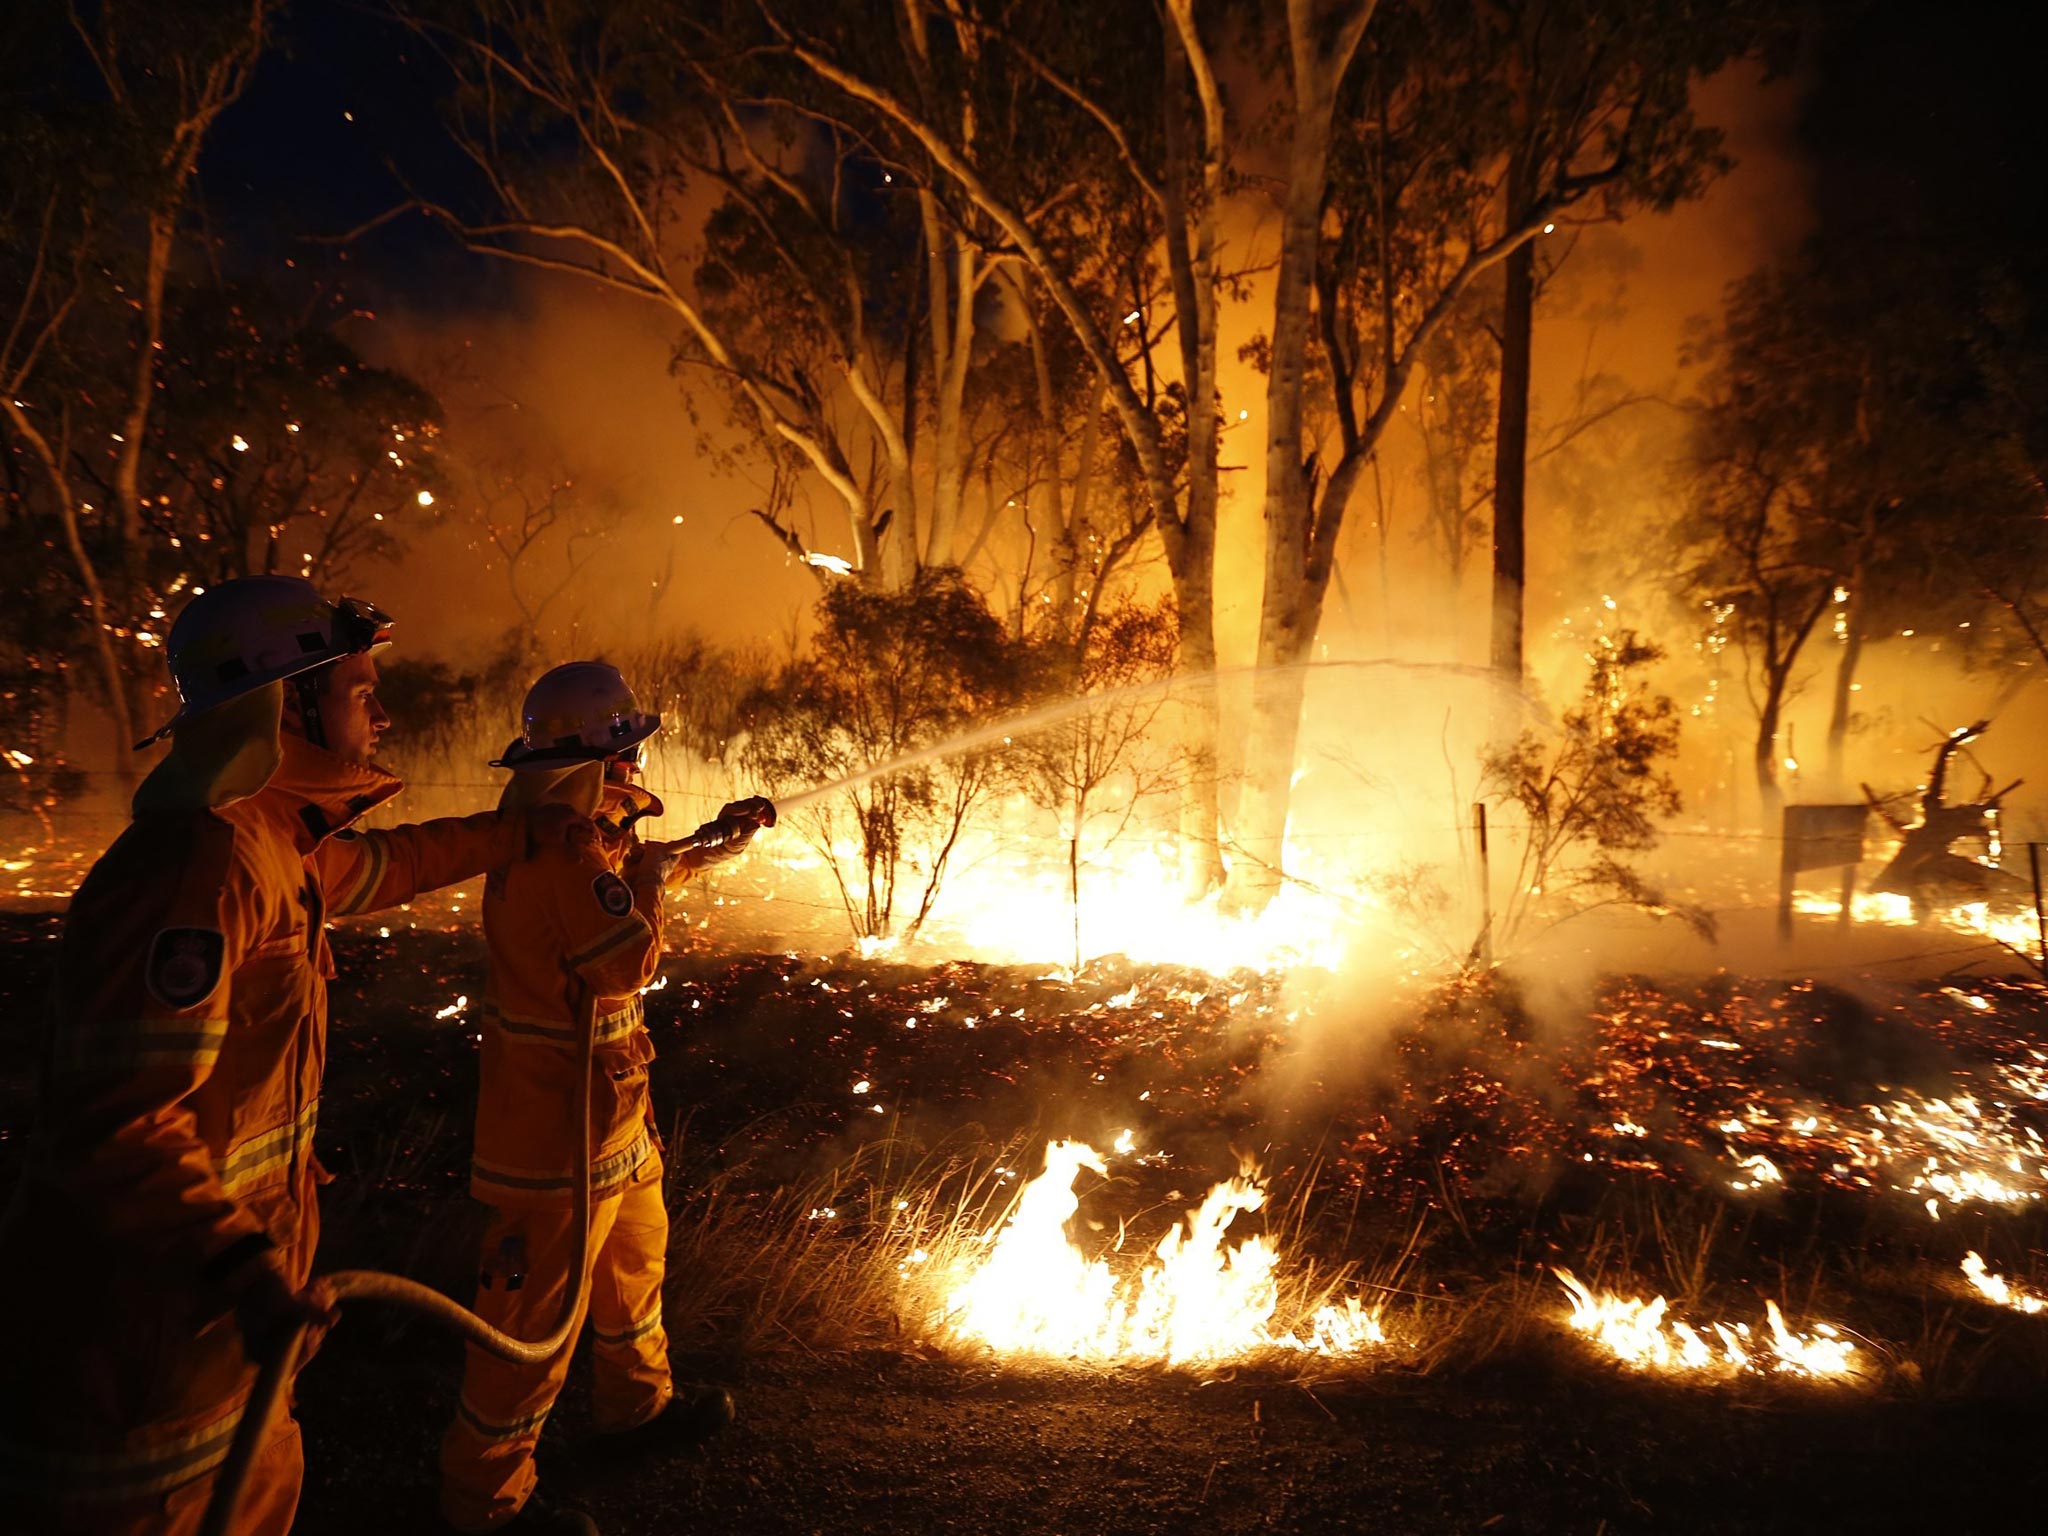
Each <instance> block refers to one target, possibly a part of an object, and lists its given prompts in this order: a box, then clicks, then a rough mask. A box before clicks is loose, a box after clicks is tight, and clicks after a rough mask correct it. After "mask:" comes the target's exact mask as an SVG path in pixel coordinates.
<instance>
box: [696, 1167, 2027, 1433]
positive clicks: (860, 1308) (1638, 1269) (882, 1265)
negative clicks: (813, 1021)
mask: <svg viewBox="0 0 2048 1536" xmlns="http://www.w3.org/2000/svg"><path fill="white" fill-rule="evenodd" d="M1039 1150H1040V1149H1039V1148H1038V1147H1037V1146H1036V1145H1035V1144H1034V1145H1026V1144H1024V1143H1023V1142H1021V1141H1020V1142H1013V1143H1010V1144H1007V1145H1001V1146H994V1145H990V1144H988V1143H985V1142H978V1141H973V1140H971V1139H966V1138H963V1139H962V1140H960V1141H958V1142H956V1143H953V1144H949V1145H945V1146H941V1147H938V1148H933V1149H925V1148H920V1147H917V1146H915V1145H913V1144H911V1143H909V1142H907V1141H893V1140H892V1141H884V1142H878V1143H875V1144H873V1145H870V1146H868V1147H865V1148H863V1149H862V1150H860V1151H859V1152H858V1153H855V1154H853V1155H851V1156H849V1157H848V1158H847V1159H845V1160H844V1161H843V1162H841V1163H839V1164H837V1165H835V1166H833V1167H832V1168H830V1169H829V1170H828V1171H827V1172H825V1173H823V1174H820V1175H819V1176H817V1177H816V1178H814V1179H811V1180H810V1181H808V1182H806V1183H802V1184H796V1185H790V1186H787V1187H785V1188H782V1189H780V1190H778V1191H776V1192H775V1193H772V1194H761V1193H757V1192H752V1191H751V1190H750V1187H749V1183H748V1178H747V1175H748V1173H749V1172H750V1170H748V1169H745V1168H736V1169H725V1170H721V1171H719V1172H717V1173H708V1172H707V1171H706V1170H702V1169H696V1170H692V1169H688V1168H678V1169H677V1170H675V1173H674V1179H675V1183H674V1185H673V1186H672V1209H673V1234H674V1236H673V1248H672V1251H671V1256H670V1276H671V1280H670V1285H671V1300H670V1312H671V1317H672V1320H673V1321H672V1333H674V1334H675V1335H676V1336H677V1338H678V1341H679V1343H680V1344H681V1345H683V1346H684V1347H688V1348H693V1349H697V1350H702V1351H717V1352H730V1353H736V1354H742V1355H745V1354H754V1353H762V1352H766V1353H776V1352H787V1351H797V1352H801V1353H804V1354H809V1355H814V1356H825V1355H831V1354H839V1353H845V1352H849V1351H856V1350H862V1349H874V1348H881V1349H894V1350H901V1351H904V1352H908V1353H916V1354H920V1355H926V1356H941V1357H946V1358H953V1359H960V1360H974V1359H986V1358H988V1351H987V1349H986V1348H985V1347H984V1346H979V1345H974V1344H969V1343H962V1342H960V1341H959V1340H957V1339H954V1338H952V1337H951V1336H950V1335H949V1331H948V1328H947V1326H946V1299H947V1296H948V1294H949V1292H950V1291H951V1290H952V1288H953V1287H954V1286H956V1285H957V1284H958V1283H959V1281H960V1280H961V1279H962V1278H964V1276H965V1275H966V1274H967V1273H968V1272H969V1271H970V1269H971V1267H972V1266H973V1264H974V1263H975V1262H976V1261H977V1260H978V1258H979V1257H980V1256H981V1255H982V1254H983V1253H984V1252H985V1248H986V1242H987V1239H988V1235H989V1234H991V1233H993V1232H995V1231H997V1230H998V1229H999V1228H1000V1227H1001V1226H1002V1224H1003V1222H1004V1221H1005V1220H1006V1219H1007V1217H1008V1216H1009V1214H1010V1211H1011V1209H1012V1207H1013V1205H1014V1203H1015V1201H1016V1198H1017V1195H1018V1192H1019V1190H1020V1189H1021V1187H1022V1185H1023V1183H1024V1182H1025V1177H1026V1176H1028V1174H1030V1173H1035V1172H1036V1170H1037V1168H1038V1167H1039V1166H1040V1165H1039V1162H1038V1158H1037V1154H1038V1152H1039ZM1005 1169H1009V1170H1014V1171H1015V1176H1013V1177H1004V1176H1003V1173H1002V1172H1001V1170H1005ZM1187 1203H1191V1202H1182V1204H1187ZM1096 1206H1097V1202H1096V1201H1095V1200H1093V1199H1092V1198H1091V1200H1090V1202H1089V1203H1088V1204H1087V1205H1084V1215H1085V1214H1087V1212H1089V1211H1091V1210H1095V1209H1096ZM1551 1214H1552V1217H1553V1218H1554V1217H1555V1213H1551ZM1174 1215H1177V1210H1169V1211H1162V1210H1161V1209H1160V1208H1159V1207H1158V1206H1153V1207H1150V1208H1147V1209H1145V1210H1142V1211H1138V1212H1135V1213H1131V1214H1130V1215H1129V1216H1128V1217H1127V1218H1126V1222H1127V1225H1126V1226H1125V1228H1124V1230H1123V1232H1122V1233H1118V1232H1117V1231H1116V1230H1114V1229H1109V1230H1105V1231H1104V1232H1103V1233H1101V1234H1100V1242H1101V1245H1102V1246H1103V1247H1105V1248H1115V1251H1112V1252H1111V1253H1109V1254H1108V1255H1107V1257H1108V1258H1109V1260H1110V1263H1111V1266H1112V1269H1113V1271H1114V1272H1116V1273H1117V1274H1118V1275H1119V1276H1120V1277H1129V1276H1131V1275H1134V1274H1135V1273H1136V1272H1137V1270H1138V1269H1139V1268H1140V1267H1141V1266H1142V1264H1143V1263H1144V1261H1145V1260H1146V1259H1147V1258H1148V1257H1149V1252H1150V1247H1151V1245H1152V1243H1153V1241H1155V1240H1156V1237H1157V1235H1158V1233H1159V1232H1161V1231H1163V1230H1164V1229H1165V1227H1166V1225H1167V1224H1168V1222H1169V1221H1170V1220H1171V1219H1172V1217H1173V1216H1174ZM1264 1215H1265V1217H1266V1220H1265V1225H1264V1230H1266V1231H1267V1232H1268V1233H1269V1234H1270V1235H1271V1236H1272V1237H1273V1238H1274V1240H1275V1241H1276V1244H1277V1246H1278V1248H1279V1251H1280V1254H1281V1267H1280V1272H1279V1280H1280V1303H1279V1307H1278V1309H1277V1311H1276V1314H1275V1318H1274V1323H1275V1325H1276V1326H1277V1328H1278V1329H1280V1330H1286V1331H1291V1330H1295V1329H1300V1328H1303V1326H1304V1324H1305V1322H1306V1320H1307V1319H1308V1318H1310V1317H1312V1316H1313V1315H1314V1313H1315V1312H1316V1311H1317V1309H1318V1308H1320V1307H1323V1306H1326V1305H1331V1304H1341V1303H1342V1301H1343V1299H1344V1298H1345V1297H1357V1298H1359V1299H1360V1300H1361V1301H1363V1302H1364V1304H1365V1305H1366V1307H1367V1309H1368V1310H1369V1311H1371V1312H1372V1313H1374V1315H1375V1316H1376V1317H1377V1319H1378V1321H1379V1322H1380V1324H1381V1326H1382V1327H1383V1329H1384V1330H1385V1333H1386V1336H1387V1342H1386V1343H1385V1344H1384V1345H1380V1346H1372V1347H1369V1348H1367V1349H1365V1350H1363V1351H1361V1352H1360V1353H1358V1354H1356V1355H1353V1356H1349V1357H1329V1356H1314V1355H1305V1354H1302V1353H1299V1352H1295V1351H1288V1350H1280V1349H1275V1350H1272V1351H1269V1352H1261V1353H1260V1354H1258V1355H1255V1356H1252V1357H1246V1358H1243V1359H1240V1360H1238V1361H1236V1362H1233V1363H1234V1364H1236V1365H1238V1366H1241V1367H1243V1368H1248V1369H1254V1370H1270V1371H1274V1372H1277V1373H1280V1374H1283V1375H1286V1376H1289V1377H1293V1378H1295V1379H1300V1380H1304V1381H1307V1380H1314V1379H1328V1378H1331V1377H1342V1376H1348V1375H1355V1374H1362V1373H1369V1372H1372V1371H1376V1370H1382V1369H1386V1368H1388V1367H1398V1368H1399V1369H1401V1370H1404V1371H1409V1372H1417V1373H1424V1374H1452V1375H1455V1374H1458V1373H1462V1372H1471V1371H1477V1370H1484V1369H1489V1368H1494V1367H1498V1366H1501V1365H1505V1364H1512V1363H1514V1362H1517V1361H1521V1362H1525V1363H1529V1364H1541V1365H1545V1366H1549V1367H1555V1368H1558V1369H1564V1370H1570V1371H1574V1372H1584V1371H1600V1370H1612V1371H1614V1372H1617V1373H1624V1374H1630V1375H1634V1374H1637V1373H1634V1372H1632V1371H1631V1370H1630V1368H1629V1367H1627V1366H1624V1365H1621V1364H1619V1363H1617V1362H1613V1361H1610V1360H1608V1359H1606V1357H1604V1356H1603V1355H1601V1354H1599V1353H1598V1352H1597V1351H1596V1350H1594V1349H1592V1348H1591V1347H1590V1346H1588V1345H1587V1344H1586V1343H1585V1342H1584V1341H1582V1340H1580V1339H1579V1338H1578V1337H1577V1336H1575V1335H1573V1334H1572V1333H1570V1332H1569V1331H1568V1330H1567V1329H1566V1328H1565V1326H1564V1318H1565V1316H1566V1315H1567V1312H1568V1310H1569V1309H1568V1306H1567V1303H1566V1300H1565V1297H1564V1295H1563V1293H1562V1291H1561V1289H1560V1287H1559V1284H1558V1282H1557V1280H1556V1278H1555V1276H1554V1274H1553V1273H1552V1272H1551V1267H1550V1266H1552V1265H1553V1264H1557V1265H1563V1266H1565V1267H1569V1268H1571V1269H1573V1270H1574V1271H1575V1272H1577V1273H1578V1274H1579V1275H1580V1276H1581V1277H1582V1278H1584V1279H1585V1280H1587V1281H1588V1283H1590V1284H1592V1285H1594V1286H1595V1287H1596V1288H1598V1289H1601V1290H1609V1291H1613V1292H1615V1293H1617V1294H1620V1295H1624V1296H1634V1297H1643V1298H1647V1297H1650V1296H1655V1295H1663V1296H1665V1297H1667V1298H1668V1299H1669V1300H1670V1302H1671V1303H1672V1306H1673V1309H1674V1311H1675V1312H1676V1313H1677V1314H1679V1315H1682V1316H1686V1317H1690V1318H1694V1319H1712V1318H1717V1317H1722V1318H1727V1319H1730V1320H1737V1319H1740V1320H1746V1321H1749V1322H1750V1323H1751V1325H1752V1327H1754V1326H1757V1325H1758V1324H1759V1323H1760V1322H1761V1317H1762V1312H1763V1303H1764V1301H1765V1300H1766V1299H1767V1298H1768V1299H1772V1300H1776V1301H1778V1302H1779V1303H1780V1305H1781V1306H1783V1308H1784V1309H1785V1315H1786V1317H1787V1319H1788V1320H1789V1321H1790V1322H1791V1324H1792V1326H1793V1327H1794V1328H1796V1329H1801V1330H1805V1329H1807V1328H1810V1327H1811V1326H1812V1325H1814V1324H1815V1323H1818V1322H1822V1321H1827V1322H1831V1323H1833V1324H1834V1325H1836V1326H1837V1327H1839V1328H1841V1329H1842V1330H1843V1331H1844V1333H1845V1334H1847V1335H1848V1336H1849V1337H1850V1338H1851V1339H1852V1340H1853V1342H1854V1343H1855V1344H1856V1346H1857V1351H1858V1357H1859V1364H1860V1366H1861V1367H1862V1369H1861V1370H1860V1372H1859V1374H1858V1375H1857V1376H1856V1377H1855V1378H1854V1379H1853V1384H1852V1385H1851V1386H1849V1387H1848V1388H1846V1390H1855V1391H1862V1392H1877V1393H1884V1394H1892V1395H1906V1396H1923V1395H1928V1396H1935V1397H1940V1398H1954V1397H1959V1396H1983V1395H1987V1394H1988V1395H1991V1396H1994V1397H1997V1396H2004V1395H2006V1394H2008V1393H2012V1392H2016V1391H2019V1390H2022V1389H2027V1390H2038V1386H2039V1384H2040V1383H2041V1382H2042V1381H2044V1380H2048V1317H2028V1316H2024V1315H2021V1314H2019V1313H2016V1312H2009V1311H2001V1310H1999V1309H1997V1308H1995V1307H1991V1306H1988V1305H1986V1304H1985V1303H1983V1302H1982V1301H1981V1300H1980V1299H1978V1298H1976V1297H1975V1295H1974V1293H1973V1292H1971V1291H1970V1290H1969V1288H1968V1286H1967V1284H1966V1283H1965V1282H1964V1281H1963V1279H1962V1276H1961V1275H1960V1273H1959V1272H1955V1270H1954V1266H1953V1265H1949V1266H1948V1267H1946V1268H1944V1267H1943V1266H1942V1263H1941V1262H1938V1261H1936V1260H1935V1259H1933V1258H1932V1257H1928V1256H1920V1255H1910V1256H1900V1257H1898V1258H1894V1259H1890V1260H1886V1261H1884V1262H1882V1263H1880V1262H1878V1261H1876V1260H1874V1259H1873V1258H1872V1257H1871V1253H1870V1250H1869V1249H1867V1248H1866V1247H1865V1246H1864V1245H1862V1244H1854V1245H1850V1246H1847V1247H1842V1248H1837V1247H1831V1246H1829V1244H1828V1243H1827V1242H1825V1241H1824V1240H1823V1238H1822V1237H1821V1235H1820V1234H1819V1232H1818V1231H1817V1230H1797V1229H1795V1230H1794V1231H1793V1232H1792V1234H1791V1235H1790V1237H1789V1239H1788V1237H1787V1234H1786V1233H1784V1232H1782V1231H1780V1232H1776V1233H1774V1234H1773V1239H1774V1240H1773V1241H1772V1242H1768V1243H1766V1242H1762V1241H1760V1240H1759V1237H1758V1233H1757V1231H1756V1230H1755V1221H1754V1212H1753V1211H1752V1210H1749V1209H1745V1208H1743V1207H1740V1206H1736V1205H1732V1204H1730V1203H1729V1202H1725V1201H1723V1200H1721V1199H1719V1198H1716V1197H1715V1196H1713V1195H1711V1194H1700V1193H1689V1192H1682V1191H1676V1190H1673V1189H1671V1188H1670V1187H1668V1186H1649V1187H1638V1188H1626V1187H1625V1188H1620V1189H1618V1190H1617V1192H1616V1193H1615V1194H1614V1196H1613V1197H1611V1198H1610V1199H1609V1200H1608V1201H1606V1202H1604V1203H1603V1204H1602V1206H1601V1208H1600V1209H1599V1210H1597V1211H1595V1212H1593V1213H1589V1214H1586V1215H1583V1216H1579V1217H1576V1218H1572V1219H1569V1220H1556V1219H1553V1220H1549V1221H1546V1220H1544V1219H1543V1216H1542V1213H1532V1215H1531V1219H1530V1222H1529V1225H1528V1226H1527V1227H1526V1228H1525V1229H1524V1230H1523V1231H1521V1232H1519V1233H1515V1234H1509V1235H1506V1236H1502V1235H1500V1234H1491V1235H1489V1234H1487V1233H1485V1232H1483V1231H1475V1230H1474V1229H1473V1228H1472V1227H1471V1226H1470V1225H1469V1224H1467V1223H1461V1221H1460V1220H1458V1219H1456V1218H1454V1217H1453V1216H1451V1215H1448V1214H1446V1213H1445V1212H1443V1211H1442V1210H1435V1209H1427V1208H1419V1209H1416V1210H1412V1211H1408V1212H1402V1213H1398V1217H1397V1218H1395V1217H1382V1218H1381V1219H1379V1220H1377V1221H1371V1222H1368V1221H1365V1220H1362V1219H1361V1217H1360V1212H1359V1210H1358V1207H1357V1205H1356V1203H1355V1202H1351V1201H1350V1200H1349V1198H1348V1197H1346V1198H1343V1199H1340V1198H1336V1197H1333V1196H1332V1195H1331V1194H1330V1193H1329V1192H1327V1191H1325V1190H1322V1189H1320V1188H1319V1187H1318V1186H1317V1184H1316V1183H1315V1180H1314V1177H1313V1171H1312V1172H1311V1176H1310V1177H1308V1178H1305V1179H1304V1180H1303V1181H1302V1182H1301V1184H1300V1185H1299V1186H1297V1187H1296V1188H1294V1189H1292V1190H1291V1191H1289V1192H1287V1194H1286V1195H1285V1196H1284V1198H1276V1199H1274V1200H1273V1201H1272V1202H1271V1204H1270V1205H1269V1207H1268V1208H1267V1210H1266V1212H1265V1213H1264ZM1240 1220H1241V1221H1243V1220H1245V1218H1240ZM1085 1226H1086V1223H1085V1222H1084V1223H1077V1229H1082V1228H1085ZM1233 1235H1237V1233H1236V1229H1233ZM1921 1235H1922V1236H1924V1235H1925V1234H1924V1233H1922V1234H1921ZM1119 1236H1121V1237H1122V1238H1124V1239H1125V1240H1124V1241H1122V1243H1121V1245H1120V1247H1116V1244H1117V1239H1118V1238H1119ZM1082 1241H1083V1245H1084V1247H1085V1246H1088V1244H1087V1235H1086V1233H1085V1231H1083V1235H1082ZM1567 1243H1568V1251H1567V1247H1566V1244H1567ZM1091 1256H1092V1254H1091ZM1993 1257H1994V1262H1993V1267H1994V1269H1996V1270H1997V1271H1998V1272H2000V1273H2003V1274H2006V1275H2007V1276H2008V1278H2010V1279H2011V1280H2012V1281H2013V1282H2014V1283H2015V1284H2018V1285H2023V1286H2026V1287H2028V1288H2030V1289H2033V1290H2036V1291H2042V1292H2048V1277H2044V1275H2043V1273H2042V1266H2041V1264H2040V1262H2039V1261H2038V1260H2027V1259H2024V1258H2022V1257H2020V1256H2016V1255H2010V1254H2006V1253H2001V1254H1999V1255H1996V1256H1993ZM1076 1363H1078V1364H1082V1365H1087V1364H1088V1362H1076ZM1094 1364H1095V1366H1096V1367H1099V1366H1100V1362H1095V1363H1094ZM1140 1368H1141V1369H1142V1368H1144V1367H1140ZM1201 1369H1204V1370H1209V1369H1214V1362H1210V1363H1207V1364H1205V1365H1204V1366H1202V1367H1201ZM1641 1379H1644V1380H1664V1381H1669V1382H1671V1383H1673V1384H1675V1385H1684V1384H1686V1383H1688V1381H1691V1380H1694V1379H1692V1378H1687V1377H1684V1376H1670V1377H1655V1376H1647V1375H1646V1376H1642V1377H1641ZM1707 1380H1708V1379H1707V1378H1698V1379H1697V1382H1698V1384H1699V1385H1700V1386H1701V1387H1702V1389H1705V1385H1706V1383H1707ZM1713 1385H1714V1386H1715V1387H1716V1388H1717V1389H1728V1388H1730V1387H1731V1386H1734V1387H1735V1389H1736V1390H1739V1391H1740V1392H1741V1393H1742V1394H1743V1395H1744V1396H1746V1397H1751V1398H1754V1397H1758V1396H1776V1395H1786V1394H1791V1395H1797V1394H1799V1393H1802V1392H1812V1391H1816V1390H1844V1388H1840V1387H1835V1386H1830V1385H1828V1384H1816V1383H1812V1382H1803V1381H1797V1380H1787V1379H1784V1378H1779V1377H1770V1378H1762V1377H1744V1378H1742V1379H1741V1380H1740V1383H1739V1385H1738V1384H1732V1383H1730V1382H1728V1381H1726V1380H1725V1379H1723V1380H1719V1381H1717V1382H1715V1383H1713Z"/></svg>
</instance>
